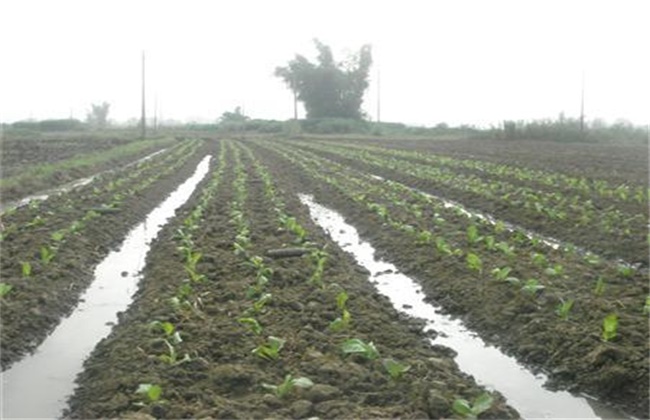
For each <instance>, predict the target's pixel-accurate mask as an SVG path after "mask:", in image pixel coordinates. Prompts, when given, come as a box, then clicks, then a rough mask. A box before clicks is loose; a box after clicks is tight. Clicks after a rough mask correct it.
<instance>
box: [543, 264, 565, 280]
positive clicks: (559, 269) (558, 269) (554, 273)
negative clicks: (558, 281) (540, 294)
mask: <svg viewBox="0 0 650 420" xmlns="http://www.w3.org/2000/svg"><path fill="white" fill-rule="evenodd" d="M544 273H545V274H546V275H547V276H550V277H558V276H561V275H562V274H564V267H563V266H562V265H561V264H555V265H554V266H553V267H547V268H546V269H545V270H544Z"/></svg>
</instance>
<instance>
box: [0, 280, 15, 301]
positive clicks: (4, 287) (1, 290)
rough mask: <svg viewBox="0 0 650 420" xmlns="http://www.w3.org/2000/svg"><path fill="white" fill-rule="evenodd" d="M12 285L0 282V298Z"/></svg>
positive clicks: (7, 292)
mask: <svg viewBox="0 0 650 420" xmlns="http://www.w3.org/2000/svg"><path fill="white" fill-rule="evenodd" d="M13 288H14V287H13V286H12V285H10V284H7V283H0V298H3V297H5V296H7V295H8V294H9V292H11V289H13Z"/></svg>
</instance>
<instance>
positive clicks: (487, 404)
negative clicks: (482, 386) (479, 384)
mask: <svg viewBox="0 0 650 420" xmlns="http://www.w3.org/2000/svg"><path fill="white" fill-rule="evenodd" d="M492 403H494V398H492V395H490V394H489V393H487V392H484V393H482V394H481V395H479V396H478V397H476V399H475V400H474V405H473V406H472V413H473V414H474V415H476V416H478V415H479V414H481V413H483V412H485V411H487V410H489V409H490V408H491V407H492Z"/></svg>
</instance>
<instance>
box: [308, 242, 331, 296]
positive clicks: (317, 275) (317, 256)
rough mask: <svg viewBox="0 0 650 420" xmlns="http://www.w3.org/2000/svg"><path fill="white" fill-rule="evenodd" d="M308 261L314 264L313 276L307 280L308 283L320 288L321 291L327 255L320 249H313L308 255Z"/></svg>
mask: <svg viewBox="0 0 650 420" xmlns="http://www.w3.org/2000/svg"><path fill="white" fill-rule="evenodd" d="M309 257H310V259H311V260H312V262H313V263H314V264H316V269H315V270H314V272H313V274H312V275H311V277H310V278H309V283H310V284H313V285H315V286H317V287H320V288H321V289H322V288H323V286H324V285H323V272H324V271H325V263H327V258H328V257H329V255H328V254H327V252H325V251H323V250H320V249H314V250H313V251H312V252H311V253H310V254H309Z"/></svg>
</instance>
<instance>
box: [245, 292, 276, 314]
mask: <svg viewBox="0 0 650 420" xmlns="http://www.w3.org/2000/svg"><path fill="white" fill-rule="evenodd" d="M271 299H273V295H272V294H270V293H264V294H263V295H262V296H260V298H259V299H257V300H256V301H255V302H253V307H252V308H250V309H248V311H247V312H251V313H254V314H258V313H260V312H262V309H264V306H266V304H267V303H269V302H270V301H271Z"/></svg>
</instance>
